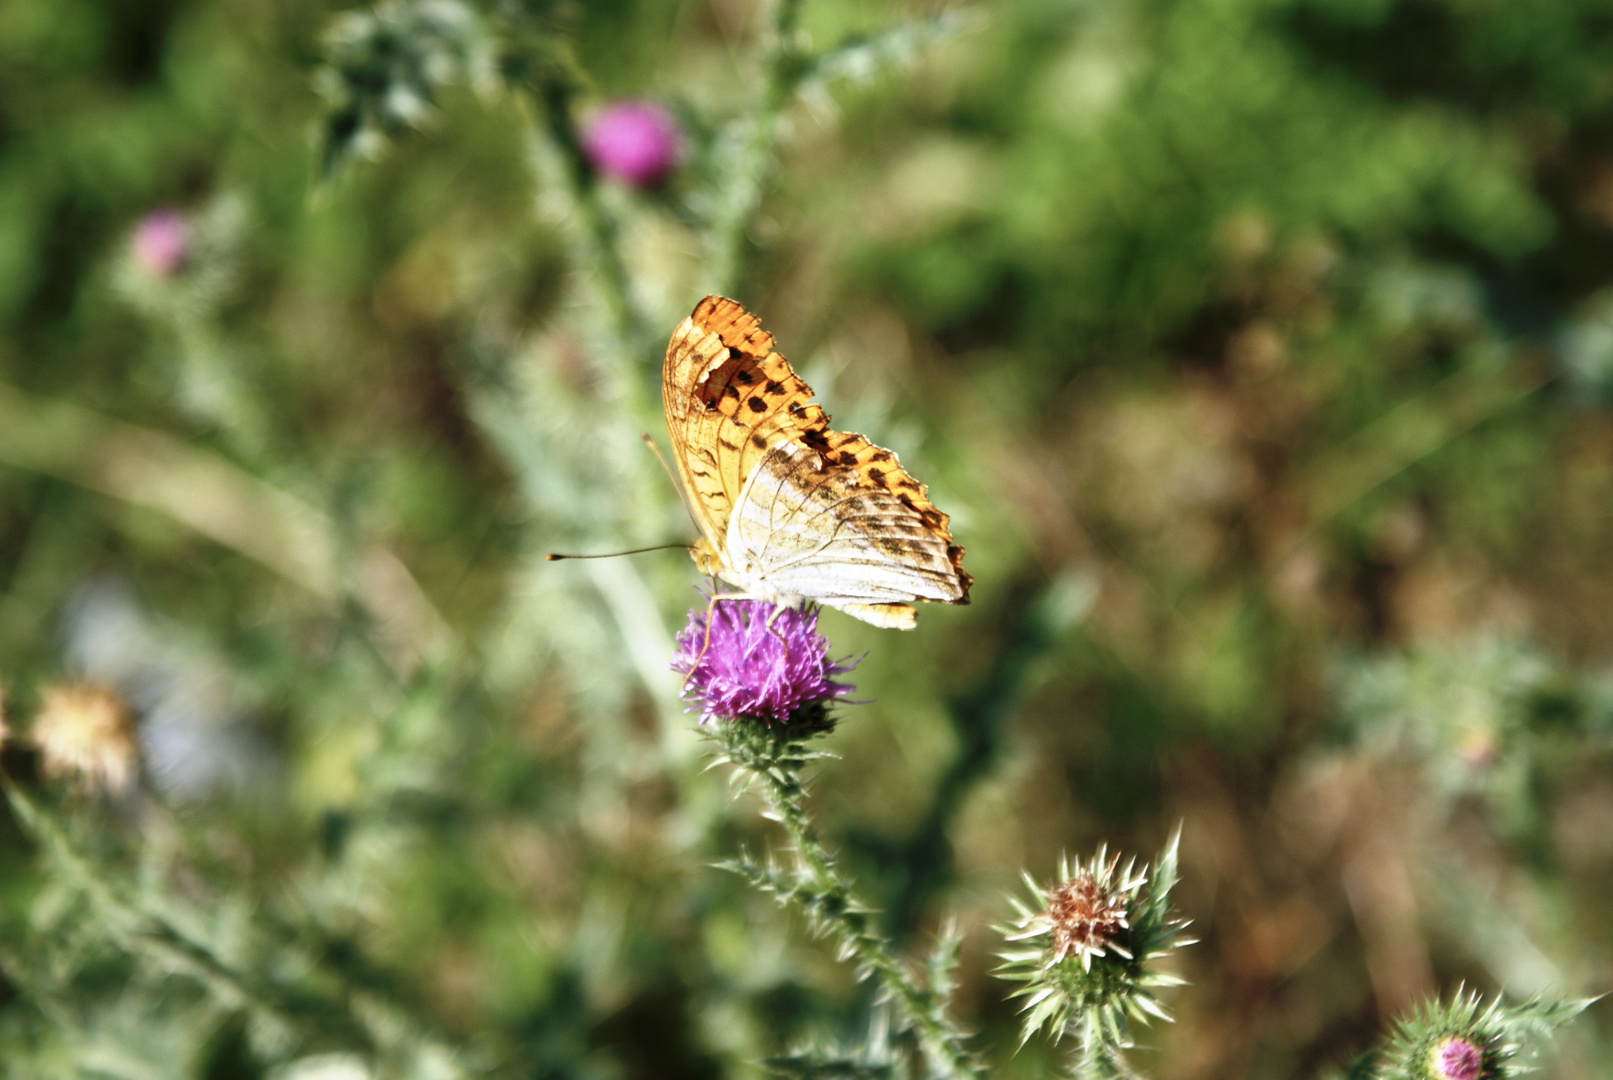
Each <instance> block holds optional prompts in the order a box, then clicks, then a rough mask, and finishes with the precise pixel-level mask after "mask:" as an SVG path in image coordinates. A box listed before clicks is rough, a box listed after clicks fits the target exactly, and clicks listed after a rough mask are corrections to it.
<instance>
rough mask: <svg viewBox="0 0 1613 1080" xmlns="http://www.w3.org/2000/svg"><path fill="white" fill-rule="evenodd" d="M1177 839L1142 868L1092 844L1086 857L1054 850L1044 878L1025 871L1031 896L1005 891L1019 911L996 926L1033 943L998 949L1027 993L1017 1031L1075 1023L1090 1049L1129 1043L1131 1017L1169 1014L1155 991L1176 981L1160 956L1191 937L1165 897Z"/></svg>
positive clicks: (1004, 970) (1006, 969) (1056, 1029)
mask: <svg viewBox="0 0 1613 1080" xmlns="http://www.w3.org/2000/svg"><path fill="white" fill-rule="evenodd" d="M1176 847H1177V840H1175V839H1173V840H1172V841H1171V842H1170V844H1169V845H1168V846H1167V847H1166V849H1165V850H1164V851H1163V852H1162V853H1161V854H1160V856H1159V858H1158V859H1156V860H1155V861H1154V863H1153V865H1152V866H1150V867H1148V868H1147V870H1146V871H1143V870H1138V869H1137V865H1136V862H1135V860H1131V861H1128V862H1126V863H1125V864H1124V866H1122V864H1121V861H1120V859H1119V857H1118V856H1114V857H1111V856H1110V855H1109V854H1108V851H1107V850H1106V849H1105V848H1099V849H1098V851H1097V853H1096V854H1095V855H1093V857H1092V858H1091V859H1089V860H1087V861H1085V862H1082V861H1081V860H1079V859H1077V860H1075V861H1074V862H1071V861H1069V860H1068V859H1063V858H1061V859H1060V860H1059V875H1058V878H1057V880H1055V881H1053V882H1051V883H1050V884H1048V885H1045V886H1040V885H1037V884H1036V882H1035V881H1034V880H1033V879H1032V878H1031V877H1030V875H1028V874H1027V875H1025V884H1026V886H1027V887H1028V889H1029V890H1030V902H1029V903H1026V902H1024V901H1023V900H1021V899H1020V898H1019V897H1012V898H1010V902H1011V903H1012V904H1013V905H1014V908H1015V910H1016V912H1017V914H1018V918H1017V919H1016V920H1015V922H1014V923H1013V924H1012V925H1010V926H1002V927H999V928H998V929H999V930H1000V931H1001V932H1002V933H1003V935H1004V938H1005V939H1006V940H1007V941H1010V942H1026V943H1029V946H1030V947H1026V948H1017V949H1010V950H1008V951H1006V952H1004V953H1003V954H1002V959H1003V961H1004V963H1003V965H1002V966H1001V967H1000V968H998V969H997V971H998V974H999V975H1001V976H1002V977H1003V978H1006V979H1013V980H1017V981H1019V982H1021V983H1023V985H1022V986H1021V987H1020V988H1019V989H1018V990H1016V991H1014V995H1013V996H1015V997H1023V998H1025V999H1026V1001H1025V1005H1024V1012H1025V1021H1024V1030H1023V1038H1024V1039H1029V1038H1030V1037H1031V1035H1033V1034H1034V1033H1035V1032H1036V1031H1037V1030H1039V1029H1043V1028H1045V1029H1046V1030H1047V1031H1048V1033H1049V1034H1051V1035H1052V1036H1053V1037H1054V1038H1060V1037H1063V1036H1064V1035H1065V1034H1068V1033H1069V1032H1071V1031H1072V1030H1080V1031H1081V1033H1082V1038H1083V1042H1084V1043H1085V1044H1086V1045H1087V1047H1088V1048H1089V1049H1098V1048H1101V1047H1109V1048H1116V1047H1123V1046H1129V1045H1130V1044H1131V1036H1130V1033H1129V1030H1128V1022H1129V1021H1130V1020H1139V1021H1144V1022H1146V1021H1147V1020H1149V1019H1150V1018H1157V1019H1161V1020H1169V1019H1170V1016H1169V1015H1168V1014H1167V1013H1166V1012H1165V1009H1164V1006H1163V1005H1161V1004H1160V1002H1159V999H1158V997H1157V996H1156V995H1155V991H1156V990H1159V989H1161V988H1163V987H1167V986H1176V985H1180V983H1181V980H1180V979H1179V978H1177V977H1176V976H1174V975H1171V974H1168V973H1166V972H1163V971H1160V970H1158V963H1159V961H1160V960H1161V959H1163V958H1164V957H1165V956H1166V955H1168V954H1169V953H1170V952H1171V951H1173V950H1174V949H1176V948H1178V947H1180V946H1182V945H1186V944H1189V942H1188V941H1186V940H1185V939H1184V938H1183V937H1182V936H1181V932H1182V929H1183V927H1184V926H1186V923H1184V922H1183V921H1182V920H1180V919H1177V918H1175V917H1174V916H1173V915H1172V914H1171V910H1170V903H1169V894H1170V890H1171V887H1172V886H1173V885H1174V884H1175V883H1176Z"/></svg>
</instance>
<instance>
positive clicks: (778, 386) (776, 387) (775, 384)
mask: <svg viewBox="0 0 1613 1080" xmlns="http://www.w3.org/2000/svg"><path fill="white" fill-rule="evenodd" d="M762 390H763V391H764V392H765V393H768V394H782V393H783V392H784V384H783V383H781V382H779V381H778V380H777V379H768V380H767V385H766V386H764V387H762Z"/></svg>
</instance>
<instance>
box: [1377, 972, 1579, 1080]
mask: <svg viewBox="0 0 1613 1080" xmlns="http://www.w3.org/2000/svg"><path fill="white" fill-rule="evenodd" d="M1588 1004H1590V1002H1589V1001H1584V1000H1580V1001H1542V1000H1541V999H1539V998H1536V999H1534V1000H1532V1001H1527V1002H1525V1003H1523V1004H1521V1005H1512V1004H1509V1003H1507V1002H1505V1001H1503V1000H1502V999H1501V998H1499V997H1497V998H1496V999H1494V1000H1493V1001H1491V1002H1490V1003H1489V1004H1488V1005H1486V1004H1485V1003H1484V1002H1483V1000H1482V999H1481V998H1480V997H1479V995H1477V994H1475V993H1465V994H1464V993H1462V992H1461V991H1460V990H1458V991H1457V993H1456V996H1455V997H1454V998H1452V999H1451V1000H1450V1001H1449V1002H1439V1001H1431V1002H1427V1003H1425V1004H1423V1005H1421V1006H1419V1007H1418V1008H1416V1009H1414V1010H1413V1011H1412V1012H1411V1013H1410V1014H1409V1015H1407V1016H1406V1017H1404V1018H1402V1019H1401V1020H1400V1021H1399V1022H1398V1023H1396V1025H1395V1030H1394V1034H1393V1035H1392V1036H1390V1039H1389V1043H1388V1045H1387V1046H1386V1048H1385V1051H1384V1058H1385V1059H1386V1060H1385V1061H1384V1063H1383V1064H1384V1068H1382V1069H1380V1070H1379V1075H1385V1076H1404V1077H1408V1078H1413V1080H1505V1078H1508V1077H1514V1076H1521V1075H1522V1074H1524V1073H1525V1072H1527V1071H1529V1068H1530V1061H1529V1057H1530V1054H1529V1053H1528V1051H1529V1050H1531V1049H1532V1047H1531V1042H1532V1040H1534V1039H1537V1038H1538V1037H1540V1036H1542V1035H1545V1034H1547V1033H1549V1032H1550V1031H1552V1030H1553V1029H1555V1028H1557V1027H1560V1026H1561V1025H1563V1024H1565V1023H1567V1022H1568V1021H1569V1020H1571V1019H1573V1018H1574V1017H1575V1016H1577V1015H1578V1014H1579V1013H1580V1012H1581V1011H1582V1010H1583V1009H1584V1008H1585V1006H1586V1005H1588Z"/></svg>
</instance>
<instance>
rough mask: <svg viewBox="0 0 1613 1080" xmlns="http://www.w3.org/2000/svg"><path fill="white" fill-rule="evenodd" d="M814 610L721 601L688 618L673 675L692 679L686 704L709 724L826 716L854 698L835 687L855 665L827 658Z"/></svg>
mask: <svg viewBox="0 0 1613 1080" xmlns="http://www.w3.org/2000/svg"><path fill="white" fill-rule="evenodd" d="M828 649H829V642H828V639H827V638H825V637H824V636H823V635H822V634H820V633H818V613H817V610H816V609H799V610H798V609H794V608H776V607H775V606H774V605H773V604H770V603H768V602H766V601H762V600H718V601H716V602H714V603H712V604H709V605H706V606H703V607H697V608H695V609H694V610H692V611H690V612H689V625H688V626H686V627H684V629H683V632H682V633H680V634H679V635H678V655H677V656H676V657H675V658H674V659H673V661H672V670H673V671H678V672H682V673H683V674H684V675H686V676H687V679H686V681H685V683H684V696H685V698H687V699H689V700H691V701H692V702H694V703H695V704H696V705H697V706H698V707H699V709H700V713H701V716H700V719H701V722H702V723H704V722H705V721H707V720H711V719H713V718H716V717H728V718H730V719H739V718H741V717H750V718H754V719H758V720H764V721H767V722H769V723H788V722H790V721H792V720H799V719H802V718H803V717H806V716H807V714H817V715H821V714H822V713H823V711H824V709H825V707H826V706H827V705H828V704H829V703H830V702H831V701H833V700H834V699H835V698H837V697H842V696H844V695H846V694H849V693H851V691H852V687H851V686H850V685H848V684H846V683H837V682H834V681H833V678H834V676H836V675H843V674H845V673H846V672H848V671H850V670H851V669H852V668H853V667H855V666H856V663H855V661H853V662H851V663H846V662H843V661H842V662H840V663H835V662H832V661H830V659H829V653H828Z"/></svg>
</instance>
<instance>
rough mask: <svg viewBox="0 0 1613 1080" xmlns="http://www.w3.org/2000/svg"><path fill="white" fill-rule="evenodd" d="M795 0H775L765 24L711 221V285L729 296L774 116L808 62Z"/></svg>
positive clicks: (739, 275)
mask: <svg viewBox="0 0 1613 1080" xmlns="http://www.w3.org/2000/svg"><path fill="white" fill-rule="evenodd" d="M800 8H801V4H800V0H775V3H774V5H773V17H772V20H771V25H770V27H769V29H768V35H767V43H766V50H767V51H766V52H765V53H764V54H763V56H762V70H763V72H764V73H765V76H764V81H763V83H762V87H761V90H760V93H759V94H758V96H757V101H756V105H755V108H754V111H753V112H752V114H751V117H750V119H749V120H748V121H747V129H746V132H745V138H744V142H743V143H742V144H741V146H740V148H739V152H738V154H737V156H736V161H735V162H734V164H733V165H732V167H731V168H730V169H729V176H730V177H731V182H730V183H729V185H728V188H727V190H725V191H724V192H723V197H722V202H721V203H720V205H719V206H718V208H717V212H716V214H715V215H714V220H713V222H712V226H711V242H710V248H709V250H710V253H711V254H710V263H709V265H710V269H711V279H710V280H711V282H712V289H713V291H715V292H718V293H721V294H722V295H724V296H731V295H733V294H734V292H735V291H736V290H737V289H738V288H739V284H740V282H741V281H742V280H743V277H744V270H745V241H746V237H747V234H748V233H749V231H750V226H751V222H752V221H753V220H755V217H756V211H757V210H758V209H759V208H760V207H761V204H762V192H763V190H764V188H765V187H766V185H767V177H768V174H769V172H770V171H771V166H772V164H773V149H774V146H775V144H776V143H777V142H778V131H779V121H780V119H781V118H782V116H783V114H784V108H785V106H786V105H788V104H789V102H790V99H791V97H792V96H793V95H794V93H795V89H796V87H797V85H799V83H800V81H801V77H802V76H803V75H805V74H806V73H807V71H808V63H807V61H806V60H805V59H804V58H803V57H802V55H801V53H800V52H799V50H798V49H797V48H796V31H797V25H798V22H799V15H800Z"/></svg>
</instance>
